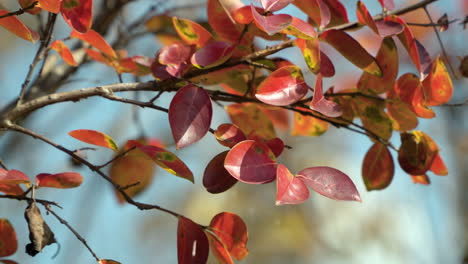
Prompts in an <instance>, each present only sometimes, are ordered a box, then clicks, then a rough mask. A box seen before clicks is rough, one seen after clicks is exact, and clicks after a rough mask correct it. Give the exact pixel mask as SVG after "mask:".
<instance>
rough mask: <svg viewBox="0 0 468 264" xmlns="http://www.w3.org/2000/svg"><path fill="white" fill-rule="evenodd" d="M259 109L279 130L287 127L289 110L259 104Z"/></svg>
mask: <svg viewBox="0 0 468 264" xmlns="http://www.w3.org/2000/svg"><path fill="white" fill-rule="evenodd" d="M260 109H261V111H262V112H263V113H265V115H267V116H268V117H269V118H270V120H271V122H272V123H273V125H274V126H275V127H276V128H278V129H281V130H288V129H289V111H288V110H286V109H283V108H279V107H274V106H261V107H260Z"/></svg>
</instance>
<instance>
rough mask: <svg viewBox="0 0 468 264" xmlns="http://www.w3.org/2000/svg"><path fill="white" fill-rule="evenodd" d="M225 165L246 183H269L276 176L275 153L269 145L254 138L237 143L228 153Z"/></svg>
mask: <svg viewBox="0 0 468 264" xmlns="http://www.w3.org/2000/svg"><path fill="white" fill-rule="evenodd" d="M224 167H225V168H226V170H227V171H228V172H229V173H230V174H231V175H232V176H233V177H234V178H236V179H237V180H239V181H241V182H245V183H250V184H260V183H267V182H271V181H273V180H275V178H276V157H275V155H274V154H273V152H272V151H271V150H270V148H269V147H268V146H266V145H265V144H263V143H261V142H258V141H254V140H245V141H242V142H240V143H238V144H237V145H235V146H234V147H233V148H232V149H231V150H230V151H229V153H228V154H227V156H226V159H225V161H224Z"/></svg>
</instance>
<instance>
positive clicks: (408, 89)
mask: <svg viewBox="0 0 468 264" xmlns="http://www.w3.org/2000/svg"><path fill="white" fill-rule="evenodd" d="M395 92H396V94H397V95H398V96H399V97H400V99H401V100H402V101H403V102H405V103H407V104H408V105H409V106H410V108H411V110H412V111H413V112H414V113H415V114H416V115H417V116H419V117H422V118H433V117H434V116H435V113H434V111H432V110H431V109H430V108H427V107H426V101H425V98H424V93H423V87H422V84H421V82H420V81H419V78H418V77H417V76H416V75H414V74H412V73H406V74H403V75H402V76H400V78H399V79H398V81H397V83H396V85H395Z"/></svg>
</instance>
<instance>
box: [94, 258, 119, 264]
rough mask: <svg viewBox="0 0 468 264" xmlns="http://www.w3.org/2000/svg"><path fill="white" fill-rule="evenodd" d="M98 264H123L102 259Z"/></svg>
mask: <svg viewBox="0 0 468 264" xmlns="http://www.w3.org/2000/svg"><path fill="white" fill-rule="evenodd" d="M98 264H121V263H120V262H118V261H115V260H112V259H100V260H99V262H98Z"/></svg>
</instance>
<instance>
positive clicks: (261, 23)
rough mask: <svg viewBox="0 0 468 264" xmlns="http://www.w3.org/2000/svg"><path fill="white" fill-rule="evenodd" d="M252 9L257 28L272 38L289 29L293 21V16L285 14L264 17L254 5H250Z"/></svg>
mask: <svg viewBox="0 0 468 264" xmlns="http://www.w3.org/2000/svg"><path fill="white" fill-rule="evenodd" d="M250 9H251V10H252V14H253V18H254V21H255V24H256V25H257V27H258V28H260V29H261V30H263V31H264V32H266V33H267V34H268V35H270V36H272V35H274V34H275V33H278V32H280V31H281V30H283V29H285V28H287V27H288V26H289V25H290V24H291V23H292V20H293V19H292V16H290V15H285V14H280V15H270V16H263V15H261V14H259V13H258V11H257V9H256V8H255V7H254V6H253V4H250Z"/></svg>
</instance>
